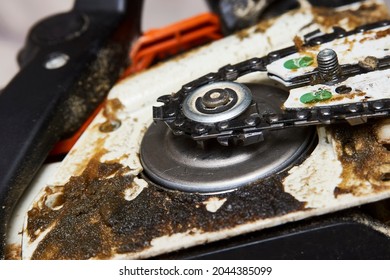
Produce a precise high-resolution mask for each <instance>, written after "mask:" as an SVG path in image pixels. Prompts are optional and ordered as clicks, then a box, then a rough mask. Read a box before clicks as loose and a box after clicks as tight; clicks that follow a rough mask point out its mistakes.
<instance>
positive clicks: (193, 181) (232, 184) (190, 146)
mask: <svg viewBox="0 0 390 280" xmlns="http://www.w3.org/2000/svg"><path fill="white" fill-rule="evenodd" d="M248 86H249V88H250V89H251V90H252V92H253V93H254V95H253V97H254V99H255V101H256V103H257V105H258V108H259V111H260V112H267V113H277V112H280V111H281V109H280V107H281V105H282V104H283V102H284V100H285V99H286V97H287V94H286V92H285V91H284V90H281V89H278V88H275V87H270V86H266V85H257V84H256V85H255V84H252V85H248ZM314 132H315V129H313V128H312V127H310V128H308V127H300V128H289V129H284V130H276V131H269V132H268V133H267V134H266V135H265V140H264V141H263V142H260V143H257V144H253V145H249V146H244V147H242V146H237V147H225V146H222V145H220V144H219V143H217V141H215V140H211V141H208V142H207V143H206V145H205V148H201V147H200V146H199V145H198V144H197V142H195V141H193V140H192V139H191V138H189V137H185V136H174V135H173V133H172V132H171V131H170V130H169V129H168V127H167V126H166V125H165V124H164V123H162V122H159V123H153V124H152V125H151V126H150V127H149V129H148V130H147V132H146V133H145V136H144V138H143V141H142V143H141V150H140V156H141V163H142V166H143V168H144V174H145V175H146V177H148V178H149V179H150V180H151V181H153V182H154V183H156V184H157V185H160V186H161V187H163V188H165V189H173V190H179V191H184V192H197V193H216V192H225V191H230V190H234V189H236V188H239V187H242V186H246V185H248V184H250V183H252V182H255V181H256V180H259V179H262V178H265V177H267V176H270V175H272V174H275V173H277V172H280V171H282V170H284V169H286V168H289V167H290V166H292V165H293V164H294V163H296V162H297V161H298V160H299V159H300V158H301V157H302V156H303V155H305V154H306V153H307V151H309V150H310V149H311V147H312V144H313V143H314V139H315V137H314V136H315V133H314Z"/></svg>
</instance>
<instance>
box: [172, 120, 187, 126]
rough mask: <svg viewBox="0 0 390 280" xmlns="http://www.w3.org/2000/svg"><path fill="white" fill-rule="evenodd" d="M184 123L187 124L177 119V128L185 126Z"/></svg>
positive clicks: (175, 123)
mask: <svg viewBox="0 0 390 280" xmlns="http://www.w3.org/2000/svg"><path fill="white" fill-rule="evenodd" d="M184 123H185V122H184V120H182V119H177V120H175V122H174V125H175V126H177V127H181V126H183V125H184Z"/></svg>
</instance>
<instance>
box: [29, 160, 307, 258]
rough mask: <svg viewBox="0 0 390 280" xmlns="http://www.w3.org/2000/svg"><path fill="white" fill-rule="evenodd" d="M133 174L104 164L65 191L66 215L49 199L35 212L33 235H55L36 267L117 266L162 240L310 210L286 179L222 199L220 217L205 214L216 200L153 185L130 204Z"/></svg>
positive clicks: (38, 254)
mask: <svg viewBox="0 0 390 280" xmlns="http://www.w3.org/2000/svg"><path fill="white" fill-rule="evenodd" d="M127 170H128V168H126V167H124V166H122V165H121V164H119V163H114V162H111V163H102V162H100V158H98V157H97V158H94V159H92V160H91V161H90V162H89V164H88V166H87V168H86V169H85V171H84V172H83V173H82V174H81V175H80V176H75V177H72V178H71V179H70V180H69V182H68V183H67V184H65V185H64V186H58V187H57V188H59V189H61V191H62V198H61V201H62V203H63V205H62V207H61V208H59V209H57V210H53V209H52V208H50V207H48V206H47V203H45V200H46V199H47V197H48V196H47V195H46V196H43V197H42V201H41V203H37V204H36V205H35V206H34V207H33V208H32V209H31V210H30V211H29V212H28V223H27V233H28V236H29V237H30V238H31V239H32V240H34V239H35V238H37V234H36V233H39V232H43V231H45V230H46V229H49V228H51V230H50V232H49V233H48V234H47V235H46V236H45V237H44V238H43V240H42V241H41V242H40V243H39V244H38V247H37V249H36V250H35V252H34V254H33V256H32V257H33V259H89V258H103V259H104V258H110V257H111V256H112V255H113V254H117V253H129V252H138V251H142V250H144V249H146V248H148V247H150V246H151V241H152V240H153V239H155V238H157V237H161V236H166V235H168V236H169V235H171V234H174V233H183V232H187V231H191V230H194V229H197V230H201V231H203V232H212V231H218V230H223V229H228V228H232V227H234V226H237V225H240V224H245V223H250V222H253V221H255V220H259V219H265V218H270V217H276V216H281V215H284V214H287V213H290V212H294V211H300V210H304V209H305V203H304V202H300V201H298V200H296V199H295V198H294V197H293V196H292V195H290V194H288V193H286V192H284V190H283V186H282V184H281V181H282V179H283V176H286V174H280V175H275V176H273V177H270V178H268V179H266V180H263V181H260V182H257V183H254V184H253V185H251V186H247V187H243V188H241V189H239V190H237V191H235V192H231V193H227V194H219V195H214V196H213V197H216V198H218V199H226V202H225V203H224V204H223V205H222V206H221V208H220V209H218V211H217V212H216V213H212V212H209V211H207V209H206V207H205V201H207V200H208V199H210V196H205V195H199V194H188V193H182V192H174V191H165V190H162V189H160V188H158V187H156V186H153V185H149V186H148V187H147V188H145V189H143V190H142V192H141V193H140V194H139V195H138V196H137V198H136V199H134V200H131V201H128V200H126V199H125V197H124V192H125V190H126V189H128V188H132V187H134V186H133V179H134V177H132V176H129V175H125V174H126V171H127ZM48 191H49V190H48ZM49 192H50V191H49Z"/></svg>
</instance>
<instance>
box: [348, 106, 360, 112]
mask: <svg viewBox="0 0 390 280" xmlns="http://www.w3.org/2000/svg"><path fill="white" fill-rule="evenodd" d="M348 110H349V111H350V112H351V113H356V112H357V111H359V108H358V107H357V106H356V105H355V104H351V105H349V106H348Z"/></svg>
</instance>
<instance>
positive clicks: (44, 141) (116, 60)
mask: <svg viewBox="0 0 390 280" xmlns="http://www.w3.org/2000/svg"><path fill="white" fill-rule="evenodd" d="M142 4H143V1H142V0H136V1H134V0H133V1H130V0H116V1H113V0H110V1H107V0H77V1H76V2H75V5H74V8H73V9H72V10H71V11H70V12H67V13H63V14H59V15H56V16H53V17H50V18H47V19H45V20H43V21H41V22H39V23H38V24H37V25H35V26H34V27H33V28H32V29H31V31H30V33H29V36H28V39H27V42H26V45H25V48H24V49H23V50H22V51H21V52H20V55H19V63H20V65H21V67H22V69H21V71H20V72H19V73H18V74H17V75H16V76H15V77H14V78H13V80H12V81H11V82H10V83H9V84H8V85H7V87H5V88H4V90H3V91H2V93H1V94H0V239H1V240H0V258H2V259H3V258H5V245H6V234H7V228H8V223H9V219H10V216H11V214H12V211H13V209H14V207H15V205H16V203H17V202H18V200H19V199H20V197H21V196H22V194H23V192H24V191H25V189H26V188H27V187H28V185H29V183H30V182H31V180H32V179H33V177H34V175H35V174H36V172H37V171H38V169H39V167H40V166H41V165H42V163H43V162H44V160H45V159H46V157H47V155H48V153H49V152H50V150H51V149H52V147H53V145H54V144H55V143H56V142H57V141H58V140H59V139H60V138H61V137H63V136H65V135H67V134H70V133H72V132H74V131H75V130H77V129H78V127H79V126H80V125H81V124H82V123H83V122H84V121H85V120H86V118H87V117H88V116H89V114H90V113H91V112H92V111H93V110H94V109H95V108H96V106H97V105H98V104H99V103H101V102H102V101H103V99H104V97H105V96H106V94H107V93H108V91H109V89H110V88H111V87H112V85H113V84H114V82H115V81H116V80H117V79H118V76H119V74H120V72H121V70H122V69H123V67H124V66H125V63H126V61H127V57H128V50H129V44H130V42H132V41H133V40H134V38H135V37H136V36H138V35H139V34H140V22H141V10H142Z"/></svg>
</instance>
